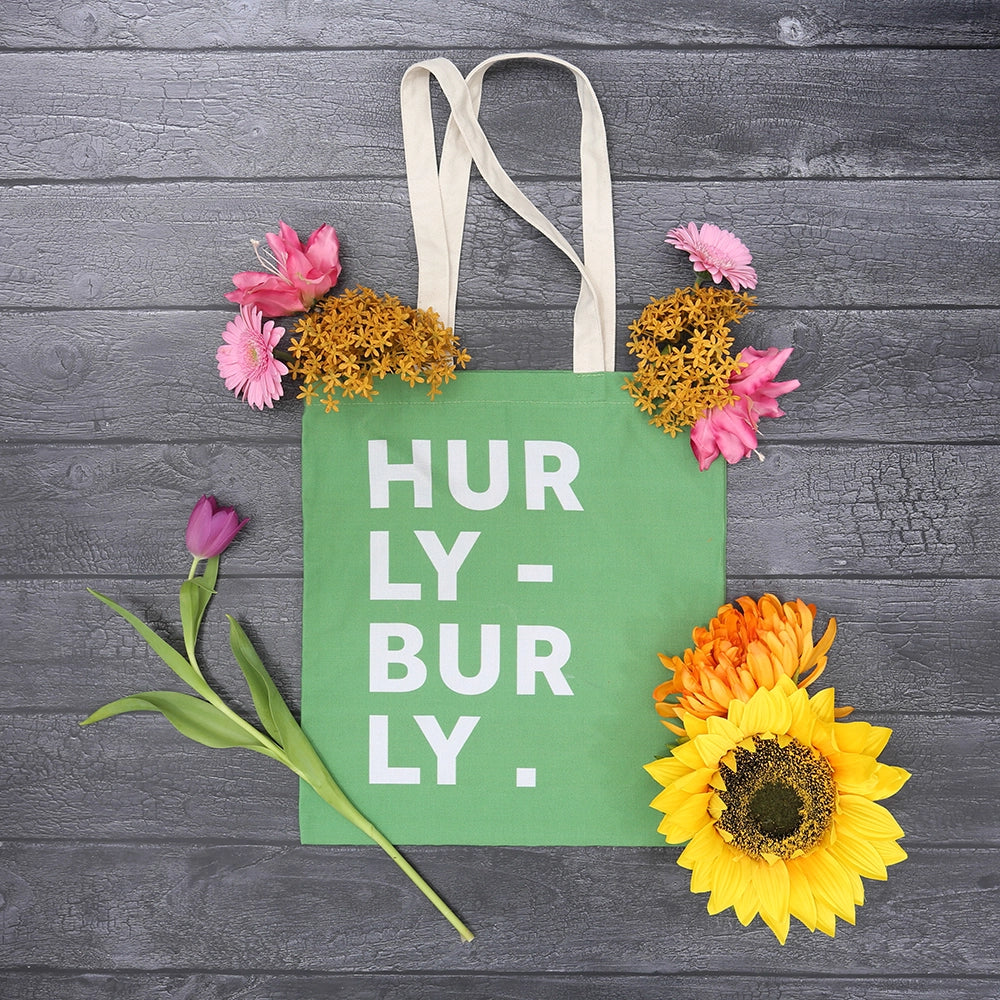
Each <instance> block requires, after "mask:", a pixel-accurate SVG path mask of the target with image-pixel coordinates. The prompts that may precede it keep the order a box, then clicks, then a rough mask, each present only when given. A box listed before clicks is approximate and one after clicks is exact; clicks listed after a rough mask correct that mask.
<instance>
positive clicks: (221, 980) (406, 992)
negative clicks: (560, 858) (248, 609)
mask: <svg viewBox="0 0 1000 1000" xmlns="http://www.w3.org/2000/svg"><path fill="white" fill-rule="evenodd" d="M0 988H2V989H3V991H4V992H3V995H4V997H5V998H6V1000H93V998H94V997H96V996H100V997H103V998H105V1000H417V998H421V997H427V998H435V1000H452V998H461V1000H571V998H572V1000H606V998H607V997H609V996H613V997H615V1000H653V998H658V997H663V996H671V995H679V996H682V997H685V998H688V1000H718V998H719V995H720V994H719V990H720V989H724V990H725V991H726V992H725V997H726V1000H760V998H761V997H762V996H766V997H768V998H769V1000H829V998H830V997H837V1000H874V998H878V1000H925V998H927V997H934V998H935V1000H994V998H995V997H996V990H997V981H996V980H995V979H992V978H990V977H981V976H963V977H961V978H945V977H943V976H900V977H886V976H865V977H864V978H863V979H858V978H847V977H841V976H836V975H834V976H806V975H802V974H795V975H793V976H789V977H787V978H778V977H774V976H769V975H767V974H766V973H760V974H757V975H741V974H728V973H727V974H724V975H719V976H711V975H704V974H701V973H697V972H695V973H691V972H686V971H680V970H678V971H675V972H671V973H670V974H669V975H668V976H660V975H656V974H652V975H637V976H629V975H588V974H558V973H557V974H551V975H545V974H526V975H517V976H509V975H490V974H488V973H460V974H453V975H448V974H446V973H442V974H437V975H435V974H427V973H417V974H413V973H407V974H402V975H400V974H396V975H392V974H379V973H371V974H356V973H347V974H338V973H325V974H324V973H314V974H309V975H307V974H302V975H296V974H294V973H286V974H283V975H282V974H262V973H244V974H242V975H237V974H231V975H224V974H213V973H211V972H203V973H183V972H182V973H167V972H150V973H137V972H128V973H125V972H117V973H106V972H104V973H101V972H97V973H72V972H44V971H43V972H8V973H3V972H0Z"/></svg>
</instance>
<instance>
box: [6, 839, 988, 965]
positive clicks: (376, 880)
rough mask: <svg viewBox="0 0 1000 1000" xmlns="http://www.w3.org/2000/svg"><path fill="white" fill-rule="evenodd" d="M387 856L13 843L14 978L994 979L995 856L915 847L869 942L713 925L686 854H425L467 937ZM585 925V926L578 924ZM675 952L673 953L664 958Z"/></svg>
mask: <svg viewBox="0 0 1000 1000" xmlns="http://www.w3.org/2000/svg"><path fill="white" fill-rule="evenodd" d="M379 853H380V852H378V849H377V848H364V847H357V848H340V849H330V848H301V847H299V848H296V847H291V846H284V845H254V844H244V845H237V844H232V845H219V846H209V845H200V844H194V845H190V846H188V845H172V844H155V845H141V844H125V843H113V842H107V843H100V844H83V843H81V844H51V843H39V844H33V843H24V842H7V843H5V844H3V845H2V846H0V885H2V888H3V893H4V896H5V900H6V906H5V908H4V910H3V911H2V912H0V922H2V923H0V927H2V931H3V934H2V938H0V963H3V964H5V965H10V964H12V963H16V964H17V965H18V966H19V967H22V968H23V967H25V966H29V965H35V964H40V965H42V966H43V967H45V968H49V969H53V970H59V969H81V968H91V969H95V970H100V971H105V972H109V971H112V970H115V969H123V970H126V971H129V972H132V971H138V970H150V971H152V970H156V971H158V972H160V973H163V972H167V971H170V970H176V971H184V972H190V971H198V970H211V971H214V972H217V973H228V972H231V973H241V972H245V971H246V970H248V969H251V970H254V971H269V972H278V971H294V972H305V971H317V972H321V971H324V970H331V969H336V970H337V971H339V972H362V971H368V972H380V973H387V972H393V971H404V970H405V971H409V972H421V971H440V970H442V969H446V970H449V971H452V972H463V971H478V972H483V971H495V972H505V973H511V974H513V973H522V974H523V973H528V974H530V973H536V974H537V972H538V970H539V969H545V970H546V971H548V972H570V971H572V972H585V971H586V972H599V973H604V974H625V973H628V974H640V973H646V974H667V973H671V972H674V971H688V972H689V971H690V970H692V969H697V970H699V971H702V972H705V973H713V974H715V975H716V976H717V977H719V978H720V979H721V977H722V976H725V975H732V974H740V973H756V972H758V971H759V970H760V969H761V967H762V962H763V960H764V958H765V957H766V968H767V971H768V975H770V976H773V977H779V978H785V977H790V976H792V975H798V974H802V973H805V974H810V973H812V974H826V975H829V974H830V971H831V970H832V969H836V970H837V974H838V975H840V976H858V975H866V974H871V973H878V974H880V975H882V976H888V975H892V974H896V975H901V976H905V977H911V976H915V975H921V974H922V975H930V976H938V975H940V973H941V970H942V969H943V968H945V969H947V970H948V971H949V973H950V974H951V975H956V976H974V977H976V976H978V977H982V976H996V975H997V972H998V968H997V955H996V951H995V949H994V948H993V943H994V936H993V923H994V920H993V918H994V916H995V913H996V906H997V895H996V884H997V864H998V861H1000V851H998V850H997V849H996V848H985V847H982V848H964V849H953V848H916V849H914V850H913V852H912V853H911V855H910V857H909V858H908V859H907V860H906V861H905V862H903V863H902V864H900V865H896V866H894V868H893V869H892V870H891V871H890V875H889V880H888V881H887V882H867V883H866V903H865V905H864V906H863V907H862V908H861V909H860V910H859V911H858V916H857V926H855V927H851V926H849V925H845V924H840V923H839V922H838V925H839V926H838V929H837V935H836V937H835V938H833V939H828V938H826V937H825V936H822V935H820V934H818V933H817V934H809V933H808V932H807V931H805V929H804V928H802V927H800V926H796V927H795V928H794V929H793V931H792V933H791V934H790V935H789V939H788V943H787V944H786V945H785V946H784V947H780V946H778V945H777V944H776V942H775V941H774V938H773V936H772V935H771V932H770V931H769V930H768V929H767V928H766V927H763V926H762V925H761V924H760V922H759V921H756V922H755V924H754V925H752V926H750V927H748V928H745V929H742V928H740V925H739V923H738V921H737V919H736V917H735V916H733V915H732V914H726V915H721V914H720V915H717V916H710V915H709V914H708V913H707V911H706V908H705V898H704V897H695V896H694V895H692V894H691V893H690V892H689V891H688V877H689V873H688V872H686V871H684V870H682V869H681V868H679V867H678V866H677V865H676V864H675V857H676V849H665V850H661V849H659V848H647V849H594V848H588V849H539V848H519V849H512V848H421V849H412V850H411V851H409V856H410V858H411V861H412V862H413V863H414V864H415V865H416V867H417V868H418V869H419V870H420V871H421V872H422V873H423V874H424V876H425V877H426V878H428V879H429V880H430V882H431V883H432V884H434V885H435V887H436V888H437V889H438V890H439V891H440V892H441V893H442V894H443V895H444V896H445V898H447V899H448V900H449V902H450V903H452V904H453V905H454V906H455V907H456V908H457V910H458V912H459V913H460V914H461V915H462V916H463V918H464V919H466V920H467V922H468V923H469V925H470V926H471V927H472V928H473V929H474V930H475V931H476V932H477V937H476V940H475V941H473V942H472V943H471V944H465V943H463V942H462V941H461V940H460V939H459V937H458V935H457V934H455V933H454V931H453V930H452V929H451V928H450V927H449V926H448V925H447V924H446V923H445V921H444V920H442V919H441V917H440V915H439V914H438V913H437V912H436V911H435V910H434V909H433V908H432V907H431V906H430V905H429V904H428V903H427V901H426V900H425V899H424V898H423V896H421V895H420V893H419V892H417V891H416V890H415V889H412V888H410V887H409V885H408V883H406V882H405V880H404V879H402V878H401V876H399V875H398V873H397V871H396V870H395V866H393V865H392V863H391V862H390V861H388V860H387V859H385V860H383V858H382V857H380V856H379ZM584 914H585V915H586V916H585V918H583V916H582V915H584ZM665 942H669V944H668V945H665Z"/></svg>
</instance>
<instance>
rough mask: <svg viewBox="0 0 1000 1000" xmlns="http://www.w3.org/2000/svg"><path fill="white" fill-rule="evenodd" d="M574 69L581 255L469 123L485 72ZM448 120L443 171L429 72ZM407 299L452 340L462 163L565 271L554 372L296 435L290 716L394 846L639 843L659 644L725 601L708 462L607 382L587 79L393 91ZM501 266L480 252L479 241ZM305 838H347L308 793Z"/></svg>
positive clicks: (716, 474)
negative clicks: (548, 245) (564, 261)
mask: <svg viewBox="0 0 1000 1000" xmlns="http://www.w3.org/2000/svg"><path fill="white" fill-rule="evenodd" d="M514 58H516V59H533V60H542V61H545V62H547V63H554V64H556V65H558V66H562V67H565V68H566V69H568V70H569V71H570V72H572V73H573V74H574V77H575V79H576V83H577V92H578V95H579V98H580V106H581V112H582V124H581V132H582V136H581V180H582V188H581V189H582V199H583V256H582V258H581V257H580V256H578V255H577V253H576V251H575V250H574V249H573V247H572V246H571V245H570V244H569V242H567V240H566V239H565V237H563V236H562V234H560V233H559V232H558V231H557V230H556V229H555V227H554V226H553V225H552V224H551V223H550V222H549V220H548V219H547V218H545V216H543V215H542V214H541V213H540V212H539V211H538V209H537V208H536V207H535V206H534V205H533V204H532V203H531V202H530V201H529V200H528V199H527V198H526V197H525V195H524V194H523V192H522V191H521V190H520V189H519V188H518V187H517V186H516V185H515V184H514V182H513V181H512V180H511V179H510V177H509V176H508V175H507V174H506V172H505V171H504V170H503V168H502V167H501V166H500V164H499V163H498V162H497V159H496V156H495V155H494V153H493V150H492V149H491V148H490V145H489V142H488V141H487V139H486V136H485V135H484V133H483V131H482V129H481V128H480V126H479V123H478V105H479V98H480V91H481V83H482V78H483V76H484V74H485V73H486V71H487V70H488V69H489V67H490V66H492V65H494V64H495V63H496V62H498V61H502V60H506V59H514ZM431 76H434V77H435V78H436V79H437V80H438V82H439V84H440V85H441V87H442V89H443V91H444V93H445V96H446V97H447V99H448V102H449V104H450V107H451V119H450V121H449V124H448V129H447V133H446V136H445V140H444V144H443V147H442V152H441V158H440V162H438V158H437V155H436V151H435V145H434V134H433V123H432V120H431V104H430V79H431ZM401 100H402V113H403V132H404V139H405V143H406V161H407V178H408V182H409V189H410V200H411V210H412V215H413V224H414V231H415V236H416V244H417V253H418V260H419V274H420V289H419V298H418V305H419V306H420V307H422V308H433V309H435V310H436V311H437V312H438V313H439V314H440V315H441V317H442V319H443V321H444V323H445V325H447V326H452V325H454V311H455V301H456V294H457V281H458V263H459V257H460V253H461V244H462V234H463V229H464V222H465V212H466V197H467V191H468V185H469V173H470V166H471V162H473V161H474V162H475V163H476V166H477V168H478V170H479V172H480V173H481V174H482V176H483V177H484V179H485V180H486V182H487V183H488V184H489V186H490V187H491V188H492V190H493V191H494V192H495V194H496V195H497V196H498V197H499V198H500V199H502V200H503V201H504V202H506V203H507V204H508V205H509V206H510V207H511V208H513V209H514V210H515V211H516V212H517V213H518V214H519V215H521V216H522V217H523V218H525V219H526V220H527V221H528V222H530V223H531V224H532V225H533V226H534V227H535V228H536V229H538V230H539V231H540V232H542V233H543V234H544V235H545V236H547V237H548V238H549V239H550V240H551V241H552V242H553V243H554V244H555V245H556V246H558V247H559V248H560V249H561V250H563V252H564V253H565V254H566V255H567V256H568V257H569V259H570V260H571V261H572V262H573V263H574V265H575V266H576V267H577V268H578V270H579V272H580V275H581V287H580V297H579V300H578V303H577V306H576V311H575V316H574V347H573V371H572V372H570V371H502V372H485V371H471V372H459V374H458V376H457V379H456V380H455V381H453V382H450V383H448V384H447V385H445V386H444V389H443V392H442V394H441V395H440V396H438V397H437V398H436V399H434V400H430V399H428V398H427V397H426V396H425V395H424V394H423V392H422V391H421V389H420V388H419V387H417V388H410V387H409V386H407V385H406V384H404V383H403V382H401V381H399V380H396V379H386V380H385V381H383V382H382V383H381V384H380V385H379V387H378V391H379V394H378V395H377V396H376V397H375V399H374V400H372V401H365V400H348V401H346V402H345V404H344V405H343V407H342V409H341V411H340V412H339V413H329V414H327V413H325V412H324V411H323V408H322V407H319V406H311V407H307V408H306V409H305V411H304V415H303V423H302V495H303V517H304V546H305V548H304V562H305V566H304V599H303V602H304V607H303V666H302V722H303V726H304V728H305V730H306V732H307V733H308V735H309V737H310V739H311V740H312V741H313V743H314V744H315V746H316V748H317V749H318V750H319V752H320V753H321V755H322V756H323V757H324V759H325V760H326V761H327V763H328V764H329V766H330V768H331V770H332V772H333V774H334V776H335V777H336V778H337V780H338V781H339V782H340V784H341V786H342V787H343V789H344V791H345V792H346V793H347V794H348V795H349V796H350V797H351V798H352V799H353V801H354V802H355V803H356V805H357V806H358V807H359V808H360V809H361V810H362V811H363V812H365V813H366V814H367V815H368V816H369V817H370V818H371V819H372V821H373V822H374V823H375V824H376V825H377V826H379V827H380V828H381V829H382V830H383V831H384V832H385V833H386V835H387V836H388V837H389V838H390V839H392V840H393V841H394V842H395V843H398V844H509V845H532V844H537V845H545V844H555V845H647V844H648V845H656V844H661V843H662V840H663V838H662V836H661V835H659V834H657V832H656V826H657V821H658V817H657V815H656V814H655V813H654V812H652V811H651V810H650V809H649V802H650V800H651V799H652V798H653V796H654V794H655V793H656V791H657V788H656V786H655V783H654V782H652V781H651V780H650V778H649V776H648V775H647V774H646V772H645V771H644V770H643V767H642V766H643V764H645V763H647V762H648V761H650V760H652V759H653V758H654V757H656V756H657V755H659V754H662V753H663V752H664V748H665V740H666V736H667V733H666V730H665V729H664V728H663V727H662V726H661V724H660V721H659V717H658V716H657V714H656V712H655V711H654V708H653V699H652V689H653V687H654V686H655V685H656V684H658V683H659V682H660V681H662V680H663V679H664V678H665V675H664V671H663V668H662V666H661V665H660V663H659V660H658V659H657V656H656V654H657V652H669V653H676V652H679V651H680V650H682V649H684V648H685V647H686V646H688V645H689V644H690V633H689V629H690V623H691V622H698V621H706V620H708V619H709V618H710V617H711V616H712V615H713V614H714V613H715V612H716V610H717V608H718V607H719V605H720V604H721V603H722V601H723V597H724V591H725V526H726V496H725V469H724V468H723V466H722V463H717V464H716V465H715V466H713V467H712V468H711V469H709V470H708V471H706V472H699V471H698V465H697V462H696V461H695V459H694V457H693V456H692V454H691V450H690V447H689V445H688V442H687V439H686V437H677V438H670V437H668V436H667V435H665V434H663V433H662V432H661V431H660V430H659V429H657V428H655V427H652V426H650V425H649V424H648V423H647V421H646V419H645V417H644V416H643V415H642V414H641V413H640V412H638V411H637V410H636V409H635V407H634V406H633V404H632V400H631V399H630V398H629V396H628V395H627V393H625V392H623V391H622V388H621V385H622V382H623V376H622V374H621V373H615V372H614V370H613V368H614V348H615V263H614V235H613V222H612V210H611V181H610V171H609V167H608V154H607V141H606V139H605V134H604V123H603V119H602V117H601V112H600V108H599V106H598V103H597V99H596V97H595V95H594V92H593V89H592V88H591V86H590V83H589V81H588V80H587V78H586V77H585V76H584V75H583V73H581V72H580V70H579V69H577V68H576V67H574V66H572V65H570V64H569V63H565V62H563V61H562V60H559V59H555V58H553V57H549V56H543V55H538V54H519V55H515V56H498V57H495V58H493V59H489V60H486V61H485V62H484V63H482V64H481V65H480V66H478V67H476V69H474V70H473V71H472V72H471V73H470V74H469V76H468V77H467V78H465V79H463V77H462V75H461V74H460V73H459V71H458V70H457V69H456V68H455V67H454V66H453V65H452V63H450V62H449V61H447V60H445V59H433V60H429V61H427V62H422V63H418V64H416V65H414V66H412V67H410V69H409V70H408V71H407V73H406V74H405V76H404V78H403V83H402V88H401ZM497 252H498V253H500V252H502V251H501V250H500V248H498V250H497ZM300 825H301V838H302V841H303V843H328V844H354V843H366V842H367V841H366V839H365V838H364V836H363V835H361V834H360V833H359V832H358V831H357V830H355V828H354V827H352V826H350V825H348V824H347V823H346V822H345V821H343V820H342V819H341V818H340V817H339V816H338V815H336V814H335V813H334V812H333V811H332V810H331V809H330V808H329V807H328V806H327V805H325V804H324V803H323V802H322V801H321V800H320V799H319V798H318V797H317V796H316V795H315V794H314V793H313V792H312V790H311V789H309V788H308V786H303V787H302V790H301V794H300Z"/></svg>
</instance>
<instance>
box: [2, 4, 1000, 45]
mask: <svg viewBox="0 0 1000 1000" xmlns="http://www.w3.org/2000/svg"><path fill="white" fill-rule="evenodd" d="M2 13H3V17H2V18H0V38H2V39H3V41H4V44H5V45H7V46H11V47H18V48H21V47H24V48H36V47H59V48H63V47H70V48H84V47H97V48H104V47H114V48H123V49H126V48H135V47H143V48H147V47H148V48H164V47H165V48H184V49H186V48H220V47H232V48H240V47H243V46H263V47H267V48H271V47H277V48H293V49H301V48H309V47H313V46H335V47H340V46H377V47H385V48H406V47H410V46H413V45H420V46H430V47H431V48H437V47H439V46H448V45H457V46H468V45H489V46H495V47H496V48H497V49H505V48H511V47H515V48H518V47H520V48H524V47H527V48H532V49H536V48H542V47H545V46H546V45H552V44H565V43H579V44H605V45H606V44H615V45H626V46H631V47H643V46H646V45H649V44H659V45H672V44H691V45H722V44H739V45H742V44H758V45H789V46H813V45H923V46H929V47H936V46H939V45H990V44H993V45H995V44H996V42H997V38H998V36H1000V24H998V19H997V12H996V10H995V8H994V7H993V6H992V5H991V4H983V3H981V2H978V0H947V2H941V0H936V2H934V3H921V4H918V5H916V6H914V5H913V4H910V3H907V2H906V0H886V2H885V3H881V4H878V5H877V6H871V5H868V4H862V3H856V2H852V3H847V4H844V3H838V2H834V0H817V2H814V3H811V4H809V5H808V6H807V7H799V8H789V6H788V5H787V4H784V3H780V2H776V0H764V2H751V0H730V2H729V3H727V4H725V5H719V4H706V3H704V2H701V0H667V2H663V3H657V4H653V5H651V4H649V3H647V2H645V0H618V2H614V3H612V2H608V0H600V2H596V3H591V4H589V5H588V7H587V8H586V12H585V14H581V11H580V10H579V8H578V7H577V6H575V5H574V4H572V3H570V2H568V0H560V2H557V3H549V4H545V5H544V6H542V7H540V6H539V5H538V4H534V3H531V2H528V0H508V2H505V3H504V4H502V5H497V4H493V3H488V2H475V0H442V2H437V3H427V2H422V0H412V2H410V3H408V4H406V5H403V6H401V5H400V4H399V3H393V2H391V0H370V2H368V3H366V4H365V5H364V7H363V8H358V7H357V6H356V5H352V4H349V3H347V2H346V0H322V2H318V3H312V4H308V5H306V6H299V5H292V6H286V5H267V4H261V5H255V6H254V7H253V8H252V12H250V11H247V9H245V8H238V7H237V8H230V7H221V8H220V7H219V6H218V5H217V4H213V3H211V2H210V0H169V2H166V3H162V4H159V5H158V6H157V9H156V13H155V16H146V17H137V16H135V15H134V14H133V13H132V12H131V11H130V10H128V9H126V8H122V7H121V6H120V5H119V4H115V3H113V2H111V0H91V2H89V3H88V4H86V5H85V6H70V7H64V6H60V5H57V4H54V3H52V2H50V0H30V2H25V3H19V4H7V5H5V6H4V8H3V11H2Z"/></svg>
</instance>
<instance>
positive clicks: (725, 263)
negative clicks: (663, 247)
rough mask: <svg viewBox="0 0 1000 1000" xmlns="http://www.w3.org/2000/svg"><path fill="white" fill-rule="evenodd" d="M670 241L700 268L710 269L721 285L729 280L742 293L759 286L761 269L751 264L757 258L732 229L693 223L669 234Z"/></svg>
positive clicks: (716, 281)
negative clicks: (745, 289)
mask: <svg viewBox="0 0 1000 1000" xmlns="http://www.w3.org/2000/svg"><path fill="white" fill-rule="evenodd" d="M667 243H670V244H672V245H673V246H675V247H677V248H678V249H679V250H683V251H685V253H687V255H688V260H690V261H691V263H692V264H694V269H695V270H696V271H707V272H708V273H709V274H710V275H711V276H712V281H714V282H715V283H716V284H718V283H719V282H720V281H722V280H723V279H725V280H726V281H728V282H729V283H730V284H731V285H732V286H733V290H734V291H736V292H738V291H739V290H740V289H741V288H756V287H757V272H756V271H755V270H754V269H753V268H752V267H750V261H751V260H753V257H751V255H750V251H749V250H748V249H747V248H746V246H744V244H743V241H742V240H741V239H740V238H739V237H738V236H735V235H733V233H731V232H729V230H728V229H720V228H719V227H718V226H716V225H713V224H712V223H711V222H706V223H704V225H702V227H701V229H698V227H697V226H696V225H695V224H694V223H693V222H689V223H688V224H687V225H686V226H678V227H677V228H676V229H671V230H670V232H669V233H667Z"/></svg>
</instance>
